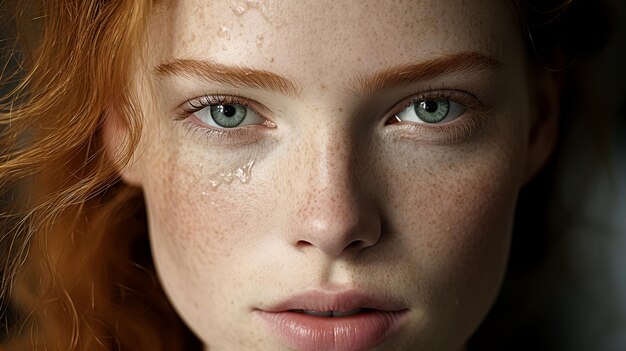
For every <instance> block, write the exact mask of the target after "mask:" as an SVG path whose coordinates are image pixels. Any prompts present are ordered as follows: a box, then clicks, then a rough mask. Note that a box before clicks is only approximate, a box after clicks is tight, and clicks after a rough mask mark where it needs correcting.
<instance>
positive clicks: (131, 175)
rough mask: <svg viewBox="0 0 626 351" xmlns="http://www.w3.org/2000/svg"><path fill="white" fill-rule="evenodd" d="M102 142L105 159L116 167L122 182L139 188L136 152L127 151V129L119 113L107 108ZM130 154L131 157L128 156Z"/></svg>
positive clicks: (139, 172)
mask: <svg viewBox="0 0 626 351" xmlns="http://www.w3.org/2000/svg"><path fill="white" fill-rule="evenodd" d="M101 131H102V142H103V144H104V150H105V152H106V154H107V157H108V158H109V159H110V160H111V161H112V162H113V163H114V164H115V165H116V167H117V169H118V172H119V174H120V176H121V177H122V180H123V181H124V182H125V183H127V184H129V185H132V186H137V187H140V186H141V183H142V182H141V179H142V177H141V171H140V169H139V165H138V164H137V162H136V157H135V154H136V150H130V149H129V144H130V143H129V140H130V135H129V128H128V126H126V125H125V124H124V121H123V120H122V118H121V116H120V114H119V112H118V111H117V110H116V109H114V108H109V109H107V111H105V113H104V121H103V124H102V130H101ZM129 152H132V155H128V153H129Z"/></svg>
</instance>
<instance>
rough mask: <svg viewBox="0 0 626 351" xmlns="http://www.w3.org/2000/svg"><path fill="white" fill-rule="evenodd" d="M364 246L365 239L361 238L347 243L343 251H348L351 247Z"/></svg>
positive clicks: (358, 247)
mask: <svg viewBox="0 0 626 351" xmlns="http://www.w3.org/2000/svg"><path fill="white" fill-rule="evenodd" d="M366 246H367V244H366V243H365V241H363V240H355V241H353V242H351V243H350V244H348V246H346V248H345V249H344V251H349V250H352V249H360V248H364V247H366Z"/></svg>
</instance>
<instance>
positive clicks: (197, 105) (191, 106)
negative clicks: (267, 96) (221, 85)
mask: <svg viewBox="0 0 626 351" xmlns="http://www.w3.org/2000/svg"><path fill="white" fill-rule="evenodd" d="M224 104H231V105H234V104H237V105H242V106H244V107H246V108H249V109H251V110H252V111H254V112H255V113H256V114H257V115H258V116H259V117H261V118H263V119H265V120H266V121H267V122H269V124H272V125H273V122H272V121H271V120H270V119H269V118H267V115H269V114H270V110H269V109H268V108H267V107H265V106H263V105H262V104H260V103H258V102H256V101H254V100H250V99H246V98H244V97H241V96H236V95H220V94H204V95H201V96H198V97H195V98H193V99H189V100H187V101H185V102H183V103H182V104H181V105H180V106H179V111H178V112H177V113H176V120H178V121H181V120H184V119H187V118H188V117H189V116H191V115H192V114H194V113H196V112H198V111H200V110H202V109H204V108H207V107H209V106H212V105H224Z"/></svg>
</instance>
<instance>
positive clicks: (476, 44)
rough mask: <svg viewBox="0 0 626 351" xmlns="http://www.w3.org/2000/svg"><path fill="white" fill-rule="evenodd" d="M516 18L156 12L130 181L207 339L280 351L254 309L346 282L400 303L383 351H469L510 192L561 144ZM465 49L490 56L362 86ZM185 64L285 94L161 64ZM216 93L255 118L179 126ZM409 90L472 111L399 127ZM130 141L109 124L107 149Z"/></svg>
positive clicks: (305, 6) (185, 311) (191, 6)
mask: <svg viewBox="0 0 626 351" xmlns="http://www.w3.org/2000/svg"><path fill="white" fill-rule="evenodd" d="M517 23H518V22H517V19H516V17H515V16H514V14H513V12H512V11H511V10H510V8H509V7H507V5H506V4H505V2H502V1H495V0H494V1H486V0H485V1H481V0H471V1H461V0H437V1H258V2H257V1H253V2H251V1H221V0H211V1H208V0H207V1H202V0H190V1H180V2H176V3H175V4H172V5H170V6H166V7H162V8H159V9H157V11H156V12H155V13H154V14H153V16H152V18H151V21H150V28H149V29H150V36H149V38H148V43H147V44H148V49H147V50H148V51H147V52H148V54H147V57H148V59H147V61H148V62H147V63H146V65H147V67H146V71H145V72H142V73H143V74H140V75H138V76H139V77H141V78H138V79H137V86H138V89H139V94H140V96H141V98H142V101H143V113H144V122H143V123H144V134H143V136H142V140H141V144H140V146H139V148H138V150H137V151H136V152H135V157H134V161H133V162H132V164H131V165H130V166H129V167H127V168H126V169H125V170H124V171H123V176H124V180H125V181H126V182H128V183H130V184H134V185H137V186H140V187H142V188H143V190H144V194H145V200H146V205H147V210H148V218H149V227H150V240H151V244H152V250H153V254H154V258H155V263H156V265H157V270H158V274H159V277H160V279H161V282H162V284H163V286H164V288H165V290H166V292H167V294H168V296H169V298H170V299H171V301H172V304H173V305H174V306H175V308H176V310H177V311H178V312H179V313H180V315H181V317H182V318H183V320H184V321H185V322H186V323H187V324H188V326H189V327H190V328H191V329H192V330H193V331H194V332H195V333H196V335H197V336H198V337H199V338H200V339H201V340H202V341H203V342H204V343H205V344H206V345H207V349H209V348H210V349H211V350H281V349H288V347H287V346H286V345H284V344H283V343H282V342H281V341H280V340H279V339H277V338H276V337H275V336H274V335H272V334H271V333H270V332H269V331H268V330H267V329H266V328H264V327H263V326H262V325H261V323H260V321H259V320H258V319H256V318H255V315H254V313H253V311H254V310H255V309H259V308H264V307H266V306H268V305H270V304H272V303H275V302H276V301H278V300H280V299H284V298H285V297H287V296H289V295H291V294H294V293H297V292H299V291H302V290H306V289H335V288H356V289H361V290H366V291H374V292H376V293H377V294H380V295H385V296H390V297H393V298H394V299H397V300H400V301H402V302H403V303H404V304H406V306H407V308H408V310H409V317H408V320H407V321H406V323H404V324H403V325H402V327H401V328H400V329H399V330H398V332H397V333H395V334H394V335H393V336H392V337H390V338H388V339H386V340H385V341H384V342H383V343H381V344H380V345H378V346H377V349H380V350H409V349H410V350H455V351H456V350H460V349H462V348H463V345H464V344H465V342H466V341H467V339H468V338H469V337H470V336H471V334H472V333H473V332H474V331H475V330H476V328H477V327H478V325H479V324H480V322H481V321H482V319H483V318H484V316H485V315H486V313H487V312H488V309H489V308H490V306H491V304H492V303H493V301H494V299H495V297H496V295H497V292H498V289H499V287H500V284H501V281H502V278H503V274H504V270H505V266H506V261H507V257H508V248H509V243H510V236H511V228H512V222H513V213H514V208H515V203H516V200H517V195H518V192H519V190H520V188H521V187H522V186H523V185H524V184H525V183H526V182H527V181H528V180H529V179H530V178H532V176H533V175H534V174H535V173H536V172H537V171H538V169H540V168H541V166H542V165H543V164H544V162H545V160H546V159H547V157H548V156H549V154H550V152H551V150H552V147H553V144H554V140H555V139H556V132H555V130H556V127H555V126H556V123H557V117H556V116H557V115H558V113H557V112H558V111H557V108H556V102H557V96H558V87H557V84H556V83H555V82H554V80H553V79H552V77H551V76H550V75H549V74H548V73H540V72H538V71H534V70H533V69H531V67H530V65H529V63H528V59H527V56H528V55H527V53H526V51H525V47H524V45H523V36H522V31H521V29H520V28H518V25H517ZM460 53H473V54H477V55H476V56H480V57H484V58H488V59H489V60H491V61H490V62H491V63H493V64H492V65H487V66H488V67H485V66H481V67H473V68H472V67H470V68H467V69H460V70H458V69H457V70H452V71H450V70H449V69H444V70H443V71H442V72H439V74H437V75H435V76H429V77H421V79H413V80H408V81H407V80H403V81H396V82H395V83H394V84H391V85H386V86H378V87H377V88H376V89H370V90H364V89H361V88H362V87H361V85H359V84H360V83H362V82H363V81H367V79H369V78H371V77H373V76H375V75H376V74H378V73H380V72H382V71H385V70H390V69H393V68H397V67H400V66H403V65H404V66H406V65H409V66H410V65H417V66H416V67H417V68H420V67H419V65H420V64H423V63H425V62H432V61H433V60H435V61H436V60H438V59H441V58H444V57H449V56H451V55H457V54H460ZM177 59H185V60H198V61H209V62H211V63H212V64H213V65H215V64H217V65H221V66H219V67H217V68H220V67H224V68H228V67H241V68H242V69H243V72H249V73H250V72H252V73H255V72H256V71H259V70H260V71H266V72H271V74H272V75H274V74H275V75H278V76H281V77H283V78H284V80H285V81H288V85H289V86H290V87H291V88H293V89H291V90H289V89H287V90H285V91H274V90H273V89H271V88H269V87H265V86H262V87H251V86H247V85H245V84H244V83H241V84H239V83H237V82H228V83H229V84H225V83H223V82H222V83H220V82H218V81H214V80H211V79H204V78H203V77H205V78H206V75H204V76H203V75H202V74H199V73H198V74H195V75H189V74H188V75H185V76H182V75H178V74H175V73H174V74H165V73H163V72H161V73H159V72H158V69H157V67H159V65H163V64H165V63H168V62H172V61H174V60H177ZM213 68H216V66H213ZM421 68H423V66H422V67H421ZM252 73H251V74H252ZM244 76H246V74H244ZM217 80H219V78H218V79H217ZM450 92H452V93H450ZM206 94H212V95H219V96H235V97H238V100H237V103H239V102H241V101H243V102H245V103H246V104H249V105H250V108H251V109H254V110H255V111H256V114H257V115H258V118H257V117H255V118H256V119H255V118H252V119H250V120H249V122H250V123H251V124H246V125H242V126H237V127H235V128H234V129H231V132H232V131H234V130H237V131H238V132H235V133H230V134H224V133H222V134H219V132H217V133H216V132H215V130H217V129H218V128H217V127H214V126H213V127H212V126H210V125H208V124H207V123H204V122H202V120H200V119H198V118H195V119H194V118H191V117H189V118H185V119H184V120H181V118H176V117H177V114H179V113H180V112H181V105H183V106H184V103H185V102H186V101H189V100H194V99H196V100H197V98H198V97H201V96H204V95H206ZM420 94H421V95H420ZM414 96H423V97H429V98H431V99H448V100H450V101H452V102H453V103H458V104H459V106H461V110H459V111H461V113H460V114H459V115H458V117H455V118H451V119H450V120H449V121H445V122H443V123H439V124H437V123H435V124H431V125H423V124H419V125H418V122H416V121H410V120H406V121H405V120H401V121H398V120H397V119H394V116H395V115H397V114H398V113H400V112H401V111H403V110H404V108H406V107H407V106H408V105H409V104H410V103H411V101H408V100H407V99H408V98H411V97H414ZM196 100H194V101H196ZM422 100H424V99H422ZM418 101H421V100H418ZM455 106H456V105H455ZM207 111H208V109H205V110H204V112H203V113H204V115H203V116H205V117H204V118H205V120H206V118H208V117H207V116H210V114H209V113H208V112H207ZM185 117H187V116H185ZM247 122H248V121H247ZM416 126H418V127H416ZM455 126H456V127H455ZM453 127H454V128H453ZM190 128H191V129H190ZM211 128H213V129H211ZM211 130H213V131H214V132H212V133H211V132H210V131H211ZM207 131H209V132H208V133H207ZM120 135H123V130H120V129H119V128H118V129H115V126H114V123H113V122H111V121H110V120H108V121H107V123H106V125H105V137H106V138H107V140H109V145H116V143H118V142H119V140H120V139H119V136H120ZM112 148H113V147H110V149H112ZM238 172H239V173H238ZM229 177H230V178H229ZM248 177H249V178H248ZM225 178H226V179H225Z"/></svg>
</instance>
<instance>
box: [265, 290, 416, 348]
mask: <svg viewBox="0 0 626 351" xmlns="http://www.w3.org/2000/svg"><path fill="white" fill-rule="evenodd" d="M359 308H364V309H367V311H365V312H361V313H357V314H353V315H350V316H345V317H318V316H313V315H308V314H304V313H299V312H295V311H294V310H307V311H320V312H321V311H340V312H344V311H353V310H356V309H359ZM255 313H256V314H257V315H258V316H259V317H260V318H261V319H262V320H263V321H264V322H265V325H266V327H268V328H269V330H270V331H271V332H272V333H273V334H274V335H276V336H278V338H279V339H280V340H282V341H283V343H285V344H286V345H287V346H289V347H291V348H295V349H297V350H303V351H309V350H346V351H356V350H366V349H371V348H373V347H375V346H376V345H378V344H380V343H382V342H383V341H384V340H385V339H387V338H388V337H389V336H391V335H392V334H393V333H394V332H395V331H397V330H398V329H399V328H400V327H401V326H402V325H403V322H404V321H406V319H407V318H406V317H407V316H408V308H406V307H405V306H403V305H402V304H401V303H399V302H397V301H393V300H391V299H389V298H385V297H380V296H375V295H371V294H366V293H363V292H360V291H356V290H348V291H342V292H328V291H319V290H314V291H306V292H303V293H300V294H297V295H294V296H291V297H289V298H287V299H285V300H283V301H281V302H279V303H278V304H276V305H273V306H270V307H267V308H263V309H256V310H255Z"/></svg>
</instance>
